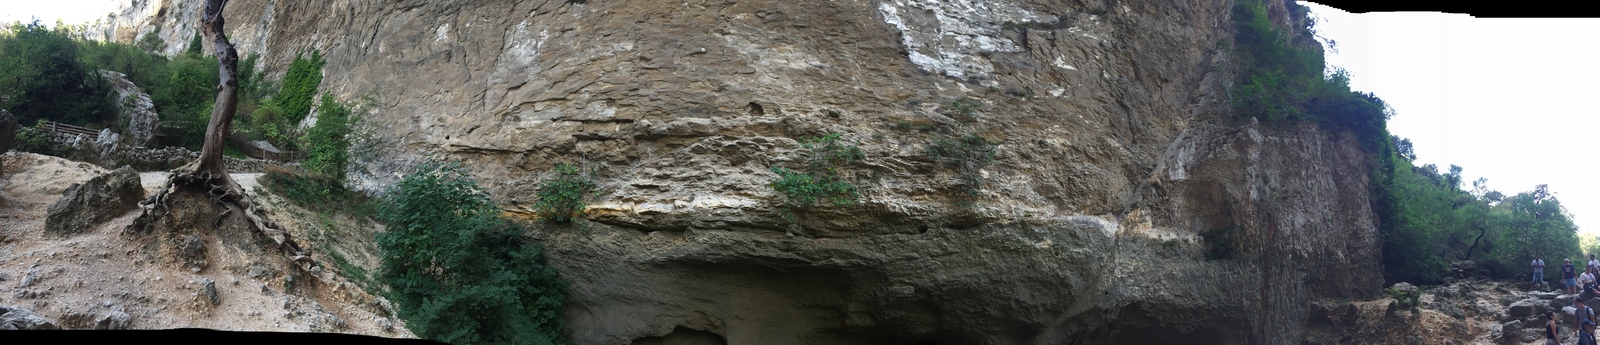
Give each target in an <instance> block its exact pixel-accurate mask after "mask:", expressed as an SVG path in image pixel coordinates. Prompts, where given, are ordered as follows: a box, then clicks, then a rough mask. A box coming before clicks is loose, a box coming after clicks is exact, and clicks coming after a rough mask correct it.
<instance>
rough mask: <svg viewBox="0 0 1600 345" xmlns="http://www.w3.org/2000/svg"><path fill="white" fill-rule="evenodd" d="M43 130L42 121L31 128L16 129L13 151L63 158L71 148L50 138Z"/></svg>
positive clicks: (48, 133)
mask: <svg viewBox="0 0 1600 345" xmlns="http://www.w3.org/2000/svg"><path fill="white" fill-rule="evenodd" d="M43 128H44V120H39V121H38V122H36V123H35V124H34V125H33V127H18V128H17V138H16V140H17V141H16V143H17V146H16V147H15V148H14V149H15V150H17V151H21V152H32V153H37V154H41V155H46V156H56V157H63V156H65V155H67V153H68V152H69V151H71V148H69V147H67V146H66V145H63V144H61V143H59V142H56V141H55V139H54V138H51V137H50V136H51V135H50V132H47V131H45V130H44V129H43Z"/></svg>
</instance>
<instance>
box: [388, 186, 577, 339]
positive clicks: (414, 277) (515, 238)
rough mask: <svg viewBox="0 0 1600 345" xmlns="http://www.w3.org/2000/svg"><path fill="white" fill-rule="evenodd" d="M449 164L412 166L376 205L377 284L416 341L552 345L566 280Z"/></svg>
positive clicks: (537, 247)
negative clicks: (381, 227)
mask: <svg viewBox="0 0 1600 345" xmlns="http://www.w3.org/2000/svg"><path fill="white" fill-rule="evenodd" d="M499 213H500V210H499V208H497V207H496V206H495V205H494V203H493V202H491V201H490V200H489V197H488V196H487V195H485V194H483V193H482V192H481V190H480V189H479V188H478V186H477V184H476V183H474V182H473V181H472V180H470V179H468V178H467V177H466V175H465V174H464V173H463V172H462V170H461V167H460V166H458V165H443V164H436V163H428V164H423V165H422V166H419V167H418V168H417V169H416V171H415V172H413V173H412V174H410V175H409V176H407V177H406V178H405V179H404V180H402V181H401V182H400V184H399V185H397V186H396V188H395V189H394V190H392V191H390V192H389V194H388V195H387V196H386V197H385V199H384V200H383V201H382V202H381V203H380V206H379V210H378V216H379V218H380V219H382V220H383V221H385V222H387V223H388V224H387V229H386V230H385V231H384V232H383V233H380V234H378V245H379V248H381V249H382V251H383V263H382V273H381V275H380V279H381V280H382V281H383V282H384V283H385V284H387V286H388V287H389V290H390V291H389V292H390V293H389V295H390V298H391V299H392V300H393V301H394V302H395V303H396V304H397V306H398V307H399V312H400V316H401V317H402V318H404V319H405V320H406V322H407V323H408V326H409V328H410V329H411V330H412V331H413V332H415V333H416V334H417V335H418V336H421V337H424V338H429V339H435V340H440V341H444V342H449V343H452V344H551V343H555V342H556V341H557V339H558V337H559V336H560V334H561V330H562V327H563V325H562V322H561V319H560V313H561V310H562V306H563V304H565V303H566V292H565V289H566V283H564V282H563V281H562V280H561V278H560V277H559V276H558V275H557V273H556V271H555V269H553V268H550V267H549V266H545V264H544V259H543V252H542V250H541V249H540V247H539V246H538V245H537V244H535V243H528V242H526V240H525V239H523V238H522V236H521V230H522V229H520V228H519V227H518V226H516V225H514V224H513V223H511V222H509V221H507V220H505V219H503V218H500V216H499Z"/></svg>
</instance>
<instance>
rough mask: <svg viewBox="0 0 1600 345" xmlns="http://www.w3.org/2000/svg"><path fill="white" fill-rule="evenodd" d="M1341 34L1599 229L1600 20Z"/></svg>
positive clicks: (1316, 11) (1503, 163)
mask: <svg viewBox="0 0 1600 345" xmlns="http://www.w3.org/2000/svg"><path fill="white" fill-rule="evenodd" d="M128 1H129V0H0V21H3V22H7V23H9V22H12V21H24V22H25V21H28V20H29V18H30V17H32V16H37V17H39V18H40V19H41V21H43V22H45V23H47V24H53V23H54V22H55V21H56V19H58V18H59V19H64V20H65V21H66V22H68V23H82V22H88V21H91V20H94V19H97V18H103V17H104V16H105V15H106V13H108V12H111V11H112V9H114V8H115V7H116V5H118V4H124V3H127V2H128ZM1302 4H1305V5H1307V6H1309V7H1311V11H1312V15H1313V16H1314V17H1317V19H1318V21H1319V22H1318V23H1317V25H1316V28H1317V31H1318V32H1319V33H1320V34H1321V35H1322V36H1323V37H1325V38H1328V39H1331V40H1333V42H1334V45H1333V46H1332V49H1330V50H1329V54H1328V63H1329V64H1330V65H1333V66H1339V67H1343V68H1345V69H1346V70H1348V71H1350V75H1351V79H1350V84H1351V87H1352V88H1354V89H1356V90H1358V91H1367V92H1372V93H1375V94H1377V95H1378V97H1380V98H1383V100H1384V101H1386V102H1388V103H1389V104H1390V105H1391V106H1392V107H1394V110H1395V112H1396V115H1395V117H1394V118H1393V119H1390V120H1389V131H1390V132H1391V133H1393V134H1395V135H1398V136H1400V137H1403V138H1410V139H1411V141H1412V142H1413V143H1414V144H1415V151H1416V154H1417V160H1418V161H1419V163H1418V164H1419V165H1420V164H1427V163H1433V164H1436V165H1438V166H1439V167H1440V168H1441V169H1448V167H1449V166H1450V165H1451V164H1456V165H1460V166H1462V167H1463V168H1464V170H1463V175H1464V177H1465V180H1466V181H1467V183H1468V184H1467V185H1465V186H1463V188H1471V187H1472V186H1471V185H1470V182H1471V181H1473V180H1476V179H1478V178H1479V177H1484V178H1487V179H1488V182H1489V187H1490V189H1493V190H1499V191H1501V192H1502V193H1506V194H1508V195H1510V194H1516V193H1519V192H1523V191H1529V190H1532V189H1533V187H1534V186H1535V185H1537V184H1540V183H1545V184H1549V185H1550V190H1551V191H1552V192H1554V193H1556V196H1557V197H1558V198H1559V199H1560V200H1561V203H1562V204H1563V205H1564V206H1566V208H1567V210H1568V211H1569V212H1571V213H1572V214H1573V218H1574V220H1575V221H1576V222H1577V223H1578V226H1579V227H1580V229H1581V231H1582V232H1584V233H1585V234H1586V235H1596V234H1600V182H1597V181H1600V176H1594V175H1595V173H1596V172H1597V171H1596V169H1593V168H1594V167H1595V166H1596V164H1595V163H1594V158H1595V155H1594V154H1593V150H1595V149H1597V148H1600V133H1596V130H1600V126H1597V125H1600V117H1597V116H1596V111H1595V110H1594V109H1596V107H1597V106H1600V105H1597V104H1596V103H1595V102H1594V101H1592V100H1600V65H1597V64H1596V61H1600V45H1596V44H1594V42H1595V41H1596V39H1597V38H1600V30H1597V29H1600V19H1488V18H1485V19H1478V18H1472V17H1470V16H1466V15H1455V14H1444V13H1437V12H1433V13H1425V12H1410V13H1367V14H1350V13H1345V12H1344V11H1340V10H1338V9H1334V8H1330V7H1326V6H1322V5H1320V4H1316V3H1307V2H1302Z"/></svg>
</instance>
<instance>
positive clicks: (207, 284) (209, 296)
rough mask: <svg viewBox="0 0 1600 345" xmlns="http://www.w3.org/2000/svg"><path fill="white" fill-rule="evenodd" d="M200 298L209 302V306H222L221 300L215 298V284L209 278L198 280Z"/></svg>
mask: <svg viewBox="0 0 1600 345" xmlns="http://www.w3.org/2000/svg"><path fill="white" fill-rule="evenodd" d="M200 297H202V298H205V300H206V301H207V302H211V305H218V304H222V298H220V297H218V296H217V282H215V281H212V280H211V279H210V278H200Z"/></svg>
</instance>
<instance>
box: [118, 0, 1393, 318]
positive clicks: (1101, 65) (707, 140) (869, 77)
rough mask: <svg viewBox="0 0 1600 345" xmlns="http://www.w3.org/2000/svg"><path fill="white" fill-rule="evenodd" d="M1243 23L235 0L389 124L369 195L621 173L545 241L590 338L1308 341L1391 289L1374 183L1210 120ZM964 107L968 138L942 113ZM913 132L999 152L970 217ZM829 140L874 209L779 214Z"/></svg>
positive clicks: (257, 33) (701, 2)
mask: <svg viewBox="0 0 1600 345" xmlns="http://www.w3.org/2000/svg"><path fill="white" fill-rule="evenodd" d="M1269 5H1270V6H1269V10H1270V11H1271V12H1272V13H1273V19H1274V20H1275V21H1277V22H1278V23H1279V25H1284V26H1286V27H1287V26H1289V23H1290V22H1292V21H1299V20H1303V18H1301V19H1294V18H1290V17H1291V16H1290V15H1289V12H1288V11H1287V10H1286V9H1285V6H1284V3H1279V2H1275V3H1272V4H1269ZM157 8H158V9H157V10H155V11H154V12H157V13H160V12H162V11H163V10H164V11H165V13H166V14H165V15H164V16H153V17H151V16H149V15H146V17H150V18H154V17H160V18H185V17H184V16H193V15H192V14H181V15H180V14H176V13H182V12H183V11H191V12H192V11H194V10H195V9H193V8H185V7H182V6H179V5H177V4H176V3H165V4H162V5H161V6H159V7H157ZM1230 9H1231V4H1230V3H1228V2H1221V1H1158V2H1157V1H1152V2H1129V1H1099V0H1082V1H1078V0H943V1H933V0H875V1H869V0H839V1H776V0H745V1H708V0H690V1H656V0H633V1H611V0H590V1H563V0H549V1H421V0H411V1H380V0H332V1H301V0H235V1H232V2H230V4H229V6H228V11H229V13H228V14H227V18H228V24H229V27H230V28H232V30H234V31H233V34H232V37H233V38H234V40H236V41H239V42H240V47H241V49H243V50H244V51H243V53H251V52H254V53H260V54H261V55H262V56H263V61H265V63H266V65H267V66H268V67H267V68H268V70H269V71H278V73H279V75H278V76H281V71H282V70H283V69H284V67H285V66H287V65H288V63H289V61H290V60H292V59H293V57H294V54H295V53H296V52H300V51H303V50H306V49H313V48H314V49H319V50H321V51H323V52H324V54H325V55H326V57H327V60H328V64H327V65H326V67H325V70H324V74H325V76H326V77H325V81H324V84H323V85H322V88H323V90H327V91H331V92H333V93H334V94H336V95H338V96H340V97H343V98H345V99H355V98H358V97H373V98H375V99H377V100H378V101H379V103H380V104H381V106H380V108H379V110H378V111H376V112H375V113H373V114H372V115H371V116H370V117H369V118H368V120H369V121H371V122H372V123H374V124H376V125H377V127H379V128H382V129H383V130H382V131H381V132H379V133H378V134H379V136H380V138H381V139H382V140H383V144H382V145H380V147H379V148H380V150H379V151H378V152H377V153H376V154H374V155H372V156H371V157H368V158H366V159H365V160H364V161H363V162H361V165H360V166H359V167H357V168H356V169H355V170H357V171H354V172H353V173H354V175H353V176H357V177H358V181H359V183H360V184H361V185H362V187H364V188H369V189H373V190H376V189H379V188H381V187H383V186H386V185H389V184H392V183H393V182H394V181H395V180H396V179H397V177H398V175H397V174H398V173H399V172H402V171H403V170H404V168H405V167H407V166H409V165H410V164H411V163H413V162H416V161H417V160H419V159H421V158H422V157H424V156H426V155H430V154H436V155H439V156H440V157H442V158H444V159H447V160H451V161H460V162H463V163H466V165H467V166H468V167H470V168H471V169H472V170H473V171H474V173H475V174H476V175H477V176H478V177H480V182H481V183H483V184H484V185H485V186H486V187H488V190H490V191H492V192H493V193H494V194H495V196H496V197H497V198H498V200H500V201H501V202H502V203H503V205H504V206H505V207H506V208H508V209H510V210H513V211H525V210H527V208H528V207H529V206H530V205H531V203H532V201H533V197H532V196H533V192H534V190H535V188H536V183H537V181H538V180H539V179H540V178H541V177H542V176H541V175H542V174H543V173H544V172H545V171H546V170H547V169H549V168H550V167H551V166H553V165H555V164H557V163H562V162H575V163H584V164H589V165H592V166H604V167H606V170H604V173H603V175H602V179H601V180H600V181H599V182H600V184H601V186H602V187H603V189H604V191H603V192H602V193H600V194H599V195H597V196H595V197H594V199H593V202H592V203H591V206H590V209H589V211H590V212H591V213H592V215H591V216H590V220H591V221H592V222H591V223H590V226H588V227H582V228H579V227H558V226H551V227H546V228H543V229H541V230H539V231H537V234H536V235H537V236H539V237H540V238H542V239H543V240H544V241H545V243H546V244H547V246H548V247H549V250H550V256H551V260H552V263H553V264H554V265H556V266H558V268H560V269H561V270H562V273H563V275H565V276H566V277H567V279H569V280H571V282H572V291H571V302H570V303H571V304H570V307H569V310H568V312H567V316H568V317H569V320H570V328H571V331H572V336H573V338H574V339H575V340H577V341H578V342H579V343H584V344H629V343H638V344H646V343H662V342H666V343H671V342H674V341H683V342H692V341H698V340H714V341H726V342H727V343H731V344H824V343H826V344H885V343H906V344H909V343H915V342H918V341H924V340H932V341H937V343H938V344H1064V343H1145V342H1154V341H1159V340H1167V341H1171V340H1177V339H1182V340H1183V341H1184V342H1187V343H1208V342H1209V343H1219V344H1233V343H1257V344H1279V343H1290V342H1296V341H1298V338H1297V337H1299V336H1300V335H1301V334H1302V331H1301V328H1302V326H1301V324H1302V320H1304V319H1305V317H1304V316H1305V315H1306V311H1305V308H1304V305H1305V303H1306V302H1307V301H1308V299H1319V298H1343V297H1370V296H1371V295H1373V294H1375V293H1376V292H1377V291H1379V289H1380V287H1381V286H1380V285H1381V279H1380V277H1381V271H1380V270H1381V267H1380V266H1379V264H1378V263H1379V257H1378V256H1379V253H1380V251H1379V250H1378V244H1377V242H1376V226H1375V220H1374V218H1373V216H1372V212H1371V210H1370V207H1369V206H1368V195H1367V191H1368V188H1367V183H1368V182H1367V171H1368V170H1367V168H1366V166H1365V163H1364V162H1363V161H1362V158H1361V157H1362V154H1361V153H1360V150H1359V147H1358V146H1357V145H1356V144H1355V142H1354V141H1353V140H1351V139H1350V138H1346V137H1345V136H1343V135H1340V134H1338V133H1326V132H1324V131H1321V130H1318V129H1315V128H1312V127H1288V128H1278V127H1272V128H1268V127H1263V126H1258V125H1244V126H1232V125H1225V124H1224V122H1222V121H1220V120H1219V119H1221V118H1224V117H1226V116H1227V113H1226V112H1227V106H1226V105H1227V102H1226V100H1227V99H1226V97H1227V94H1226V92H1225V91H1224V83H1225V82H1226V81H1228V80H1230V78H1231V76H1230V74H1229V66H1230V62H1229V60H1228V56H1227V54H1226V49H1224V47H1225V46H1226V42H1228V40H1229V38H1230V37H1231V31H1230V30H1231V22H1230V21H1229V16H1230V13H1231V12H1230ZM130 11H131V10H130ZM145 12H151V11H149V10H146V11H145ZM129 13H133V12H124V14H129ZM130 16H131V17H138V16H139V14H137V13H134V14H132V15H130ZM118 21H119V22H128V23H145V24H129V25H126V27H130V28H140V27H146V26H149V24H148V23H149V22H150V21H148V20H146V21H143V22H141V21H140V20H137V19H126V18H123V19H118ZM119 30H121V29H119ZM169 31H175V30H167V29H163V31H162V32H163V33H167V32H169ZM124 36H129V35H123V34H120V33H117V34H115V35H112V37H116V38H118V39H123V38H124ZM168 42H172V40H171V39H169V40H168ZM183 42H186V41H183ZM272 77H277V76H272ZM960 97H971V98H973V99H977V100H979V101H980V102H981V103H982V108H981V109H980V110H978V111H977V112H976V115H977V116H975V118H974V119H957V118H953V117H952V116H951V114H952V111H951V109H949V106H948V105H949V104H950V103H951V101H953V100H955V99H957V98H960ZM924 126H935V127H942V128H964V129H965V130H968V131H971V132H973V133H978V134H981V135H982V136H984V137H986V138H989V139H990V140H995V141H998V142H1000V144H999V145H998V147H997V155H998V156H997V160H996V163H995V164H994V165H992V166H989V167H987V168H986V169H984V170H983V171H982V175H983V176H984V179H985V181H986V182H985V183H986V184H985V185H984V186H983V189H982V197H981V199H980V200H979V202H978V203H977V204H976V205H975V206H974V207H973V208H972V209H970V210H967V209H962V208H959V207H956V206H954V204H953V203H952V200H951V199H950V197H948V196H949V195H951V194H952V193H954V192H955V190H956V189H955V186H956V183H957V177H958V176H957V173H956V172H955V171H952V170H951V169H948V168H944V167H942V166H940V165H938V164H937V163H936V162H934V161H933V160H931V159H930V158H928V157H927V155H926V154H925V151H924V150H925V148H926V147H927V145H928V144H929V143H931V142H932V141H933V140H934V138H935V136H936V135H940V134H936V133H928V132H924V131H920V130H918V129H919V128H922V127H924ZM832 132H837V133H842V134H843V137H844V138H845V139H846V140H851V141H858V142H860V143H861V147H862V149H863V150H864V151H865V153H866V156H867V158H866V159H865V161H864V162H863V163H862V164H859V165H858V166H853V167H850V168H851V169H850V170H849V171H851V173H852V174H853V175H852V176H851V177H852V178H853V179H854V181H855V183H856V185H858V186H860V187H861V188H862V189H863V199H864V202H865V205H864V206H863V207H861V208H859V209H848V210H824V211H821V212H818V213H814V214H812V216H813V217H809V218H805V219H801V220H799V221H794V222H791V221H788V220H785V219H784V218H783V217H782V216H781V213H780V212H779V211H780V205H781V201H782V198H781V195H779V194H778V193H777V192H775V191H773V190H772V189H771V188H769V187H768V186H767V183H768V182H770V181H771V180H772V179H773V178H774V177H775V175H774V174H773V173H772V172H770V171H769V170H768V168H769V167H770V166H772V165H774V164H782V163H785V162H790V161H794V160H796V159H799V157H800V154H801V151H800V145H799V144H798V142H797V141H796V138H800V137H807V136H820V135H824V134H827V133H832ZM1231 227H1238V228H1240V229H1242V233H1241V236H1239V240H1238V241H1237V242H1238V246H1239V247H1240V254H1239V255H1238V256H1236V257H1235V258H1233V259H1225V260H1212V261H1207V260H1205V258H1204V254H1203V252H1204V250H1205V246H1204V245H1202V244H1199V243H1198V242H1200V235H1199V234H1200V233H1202V232H1204V231H1207V230H1212V229H1223V228H1231Z"/></svg>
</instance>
